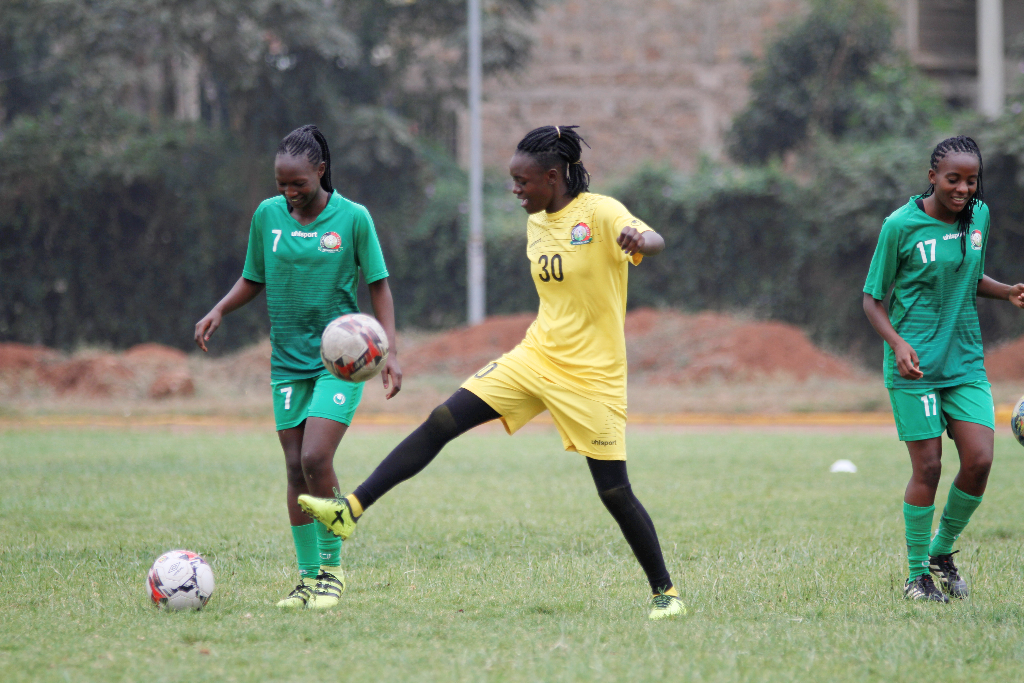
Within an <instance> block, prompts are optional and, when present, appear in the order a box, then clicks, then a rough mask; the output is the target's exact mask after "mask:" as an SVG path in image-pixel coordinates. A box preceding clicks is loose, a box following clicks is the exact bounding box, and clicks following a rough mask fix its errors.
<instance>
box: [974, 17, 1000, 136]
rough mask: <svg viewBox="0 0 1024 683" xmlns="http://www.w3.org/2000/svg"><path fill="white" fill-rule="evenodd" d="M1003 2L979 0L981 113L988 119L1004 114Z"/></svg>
mask: <svg viewBox="0 0 1024 683" xmlns="http://www.w3.org/2000/svg"><path fill="white" fill-rule="evenodd" d="M1003 59H1004V57H1003V0H978V111H980V112H981V113H982V114H984V115H985V116H988V117H989V118H993V119H994V118H996V117H997V116H999V115H1000V114H1002V113H1003V105H1004V104H1005V84H1004V79H1005V77H1006V76H1005V70H1006V67H1005V65H1004V63H1003Z"/></svg>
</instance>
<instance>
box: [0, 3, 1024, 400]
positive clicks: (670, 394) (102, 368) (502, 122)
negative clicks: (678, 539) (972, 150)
mask: <svg viewBox="0 0 1024 683" xmlns="http://www.w3.org/2000/svg"><path fill="white" fill-rule="evenodd" d="M483 31H484V38H483V64H484V70H485V75H486V78H485V81H484V89H483V145H484V148H483V154H484V163H485V166H486V183H485V202H484V228H485V233H486V239H487V242H486V258H487V313H488V315H491V316H495V315H498V316H511V317H500V318H496V319H492V320H489V321H488V322H486V323H484V326H483V328H482V330H476V331H475V332H474V331H473V330H474V329H475V328H472V329H470V328H467V329H454V331H449V330H452V329H453V328H459V326H461V325H465V318H466V265H465V264H466V236H467V199H468V190H467V183H468V181H467V172H466V165H467V154H468V153H467V127H468V124H467V114H466V112H467V108H466V104H465V103H466V91H465V90H466V76H465V74H466V42H467V41H466V3H465V2H464V1H463V0H450V1H449V0H431V1H429V2H426V1H423V0H421V1H416V0H388V1H387V2H383V1H381V0H361V1H360V0H351V1H350V0H346V1H342V0H276V1H270V0H267V1H258V2H242V1H241V0H215V1H213V2H202V3H200V2H189V1H185V0H133V1H131V2H129V1H128V0H91V1H90V2H88V3H82V2H76V1H72V0H50V1H49V2H46V3H39V2H32V1H31V0H3V4H2V11H0V342H3V343H2V344H0V389H2V390H3V391H2V393H3V396H4V398H3V399H2V400H0V404H2V406H3V407H2V408H0V410H4V411H7V412H9V413H19V412H21V411H25V410H29V409H32V410H42V409H44V408H41V407H40V406H52V405H57V404H59V403H60V401H61V400H65V399H66V400H68V401H70V400H72V399H75V400H77V401H78V403H75V404H74V405H76V406H78V407H79V408H80V407H81V406H82V405H87V404H88V405H92V404H93V403H94V402H95V400H97V399H100V398H108V399H112V400H114V399H116V400H121V401H128V402H136V401H139V400H153V401H157V400H167V401H170V402H166V403H164V404H162V405H163V407H162V408H160V409H166V408H167V407H168V406H171V407H172V408H173V406H175V405H178V404H175V403H174V401H176V400H177V401H181V402H182V403H181V405H182V406H184V405H198V404H197V403H196V400H197V399H196V397H199V398H202V397H206V398H207V399H209V401H210V403H209V405H210V406H212V405H214V404H216V403H218V402H223V400H224V397H225V396H229V395H234V394H237V392H238V391H239V390H243V393H246V394H247V395H248V394H251V395H252V397H253V399H252V401H253V403H252V405H253V406H256V405H259V406H263V408H264V409H265V410H266V411H269V408H270V406H269V403H270V402H269V400H267V397H266V384H265V381H267V378H268V377H269V372H268V369H265V367H264V362H265V359H266V357H267V356H268V353H269V352H268V351H267V345H266V342H265V339H266V336H267V334H268V332H269V323H268V321H267V317H266V306H265V304H264V303H263V299H262V297H261V298H260V299H259V300H258V301H257V302H255V303H254V304H252V305H249V306H247V307H246V308H244V309H241V310H239V311H237V312H235V313H233V314H232V315H231V316H229V317H228V318H227V319H226V322H225V326H224V327H223V328H222V329H221V330H220V332H218V336H217V338H216V339H215V344H214V354H215V355H224V354H229V355H224V357H222V358H214V359H207V360H199V359H196V358H195V355H194V354H191V355H186V354H185V353H184V352H185V351H191V349H192V348H193V343H192V331H193V326H194V324H195V322H196V320H198V319H199V318H200V317H201V316H202V315H203V314H204V313H205V312H206V311H207V310H209V308H210V307H211V306H212V305H213V304H214V303H215V302H216V301H217V300H218V299H219V298H220V297H221V296H222V295H223V294H224V293H225V292H226V291H227V290H228V288H229V287H230V286H231V284H232V283H233V282H234V281H235V280H236V279H237V278H238V277H239V275H240V273H241V269H242V263H243V261H244V256H245V248H246V242H247V237H248V227H249V220H250V218H251V215H252V211H253V210H254V209H255V207H256V206H257V205H258V203H259V202H260V201H261V200H262V199H264V198H266V197H268V196H271V195H273V194H274V193H275V186H274V183H273V173H272V163H273V153H274V150H275V148H276V145H277V143H278V141H279V140H280V139H281V137H283V136H284V135H285V134H286V133H288V132H289V131H291V130H292V129H294V128H296V127H298V126H300V125H302V124H305V123H316V124H317V125H318V126H320V127H321V128H322V129H323V130H324V132H325V134H326V136H327V139H328V141H329V143H330V145H331V153H332V158H333V175H334V184H335V186H336V187H337V188H338V190H339V191H340V192H341V193H342V194H344V195H345V196H347V197H349V198H351V199H353V200H355V201H357V202H360V203H362V204H365V205H366V206H367V207H368V208H369V210H370V212H371V214H372V215H373V217H374V219H375V222H376V226H377V230H378V233H379V234H380V237H381V240H382V245H383V248H384V253H385V257H386V259H387V263H388V268H389V270H390V273H391V278H390V283H391V288H392V291H393V293H394V296H395V302H396V312H397V317H398V324H399V328H400V330H402V332H403V336H402V338H403V342H402V348H403V352H402V359H403V363H404V364H405V369H406V372H407V375H408V378H407V381H409V382H413V381H414V379H415V378H416V377H417V375H420V376H422V377H424V378H433V379H430V380H429V381H427V380H426V379H425V380H424V381H423V383H422V384H420V385H416V384H410V388H411V389H412V390H413V391H412V393H415V390H417V386H420V387H421V390H422V392H424V398H423V401H425V402H429V401H433V400H434V399H435V398H436V397H437V396H442V395H443V394H444V393H445V392H446V391H448V390H449V389H450V388H452V387H454V386H457V384H458V382H457V381H456V379H452V378H458V379H461V375H462V374H464V373H465V372H467V371H472V370H473V369H475V368H476V367H478V366H479V365H482V363H483V362H486V360H487V359H488V354H496V353H500V352H501V351H503V350H506V349H507V348H508V347H510V346H511V345H512V344H514V343H515V342H516V341H518V338H519V337H521V333H522V331H523V330H525V327H526V325H527V324H528V323H529V321H530V320H531V319H532V315H531V314H530V312H531V311H535V310H536V306H537V297H536V293H535V291H534V287H533V284H532V281H531V280H530V277H529V269H528V267H527V262H526V260H525V230H524V227H525V215H524V214H523V213H522V210H521V209H520V208H519V207H518V204H517V203H516V202H515V201H514V200H513V199H512V197H511V195H510V193H509V192H508V184H507V181H506V177H507V171H506V164H507V160H508V158H509V157H510V156H511V153H512V151H513V150H514V147H515V144H516V143H517V142H518V141H519V139H520V138H521V137H522V135H523V134H524V133H526V132H527V131H528V130H530V129H532V128H534V127H536V126H540V125H550V124H560V125H565V124H578V125H580V126H581V133H582V134H583V135H584V137H585V138H586V139H587V141H588V142H589V143H590V145H591V148H592V149H589V150H585V155H584V162H585V164H586V166H587V168H588V169H589V170H590V172H591V173H592V175H593V183H592V189H593V190H595V191H598V192H603V193H608V194H612V195H614V196H615V197H617V198H619V199H620V200H622V201H623V202H624V203H625V204H626V205H627V207H629V208H630V209H631V210H632V212H633V213H635V214H636V215H637V216H639V217H641V218H643V219H644V220H645V221H646V222H647V223H649V224H650V225H651V226H652V227H654V228H655V229H656V230H658V231H659V232H661V233H662V234H663V235H664V237H665V239H666V242H667V243H668V249H667V250H666V251H665V252H664V254H662V255H660V256H658V257H657V258H652V259H648V260H647V261H645V263H644V264H643V265H642V266H641V267H640V268H637V269H634V270H631V274H630V291H629V302H630V308H631V310H632V311H633V312H632V313H631V314H630V319H629V320H628V321H627V333H628V335H629V339H630V354H631V355H630V363H631V366H630V372H631V380H632V382H631V388H630V392H631V399H632V400H633V401H634V403H633V405H639V406H640V410H641V411H642V410H645V409H646V410H649V411H653V412H659V411H661V412H664V411H668V410H681V411H686V410H702V409H703V410H707V409H720V410H751V411H758V410H782V409H785V410H820V409H823V410H840V409H841V410H867V411H871V410H878V409H885V408H886V407H887V400H886V399H885V395H884V391H882V390H881V378H880V372H879V370H878V368H879V366H880V360H881V348H882V347H881V342H880V340H879V339H878V338H877V336H876V335H875V333H874V331H873V330H872V329H871V327H870V326H869V325H868V323H867V321H866V320H865V318H864V315H863V313H862V311H861V287H862V285H863V281H864V277H865V274H866V272H867V267H868V263H869V261H870V258H871V254H872V253H873V250H874V246H875V241H876V239H877V235H878V231H879V228H880V225H881V221H882V219H883V218H884V217H885V216H887V215H888V214H889V213H891V212H892V211H893V210H895V209H896V208H897V207H899V206H900V205H901V204H903V203H905V202H906V201H907V198H908V197H909V196H911V195H912V194H917V193H920V192H923V191H924V190H925V189H926V188H927V182H926V170H927V164H928V157H929V154H930V152H931V149H932V147H933V146H934V145H935V144H936V142H938V141H939V140H941V139H942V138H944V137H948V136H949V135H954V134H960V133H963V134H968V135H971V136H973V137H974V138H975V139H976V140H978V142H979V145H980V147H981V150H982V152H983V154H984V157H985V158H984V170H985V173H984V189H985V195H986V200H987V201H988V203H989V204H990V206H991V209H992V221H993V232H992V237H991V239H990V242H989V247H988V254H987V261H986V263H987V273H988V274H990V275H991V276H992V277H994V278H996V279H999V280H1002V281H1010V282H1017V281H1019V280H1021V279H1024V272H1022V271H1024V269H1022V267H1021V264H1022V262H1024V198H1022V192H1021V190H1022V189H1024V113H1022V104H1024V0H976V1H975V0H859V1H856V0H831V1H829V2H823V1H820V0H810V1H797V0H742V1H741V0H658V1H656V2H651V1H643V2H642V1H640V0H590V1H588V2H583V0H485V1H484V2H483ZM651 309H653V310H654V311H656V312H657V314H654V313H653V312H652V310H651ZM364 310H368V307H366V306H364ZM979 313H980V316H981V321H982V329H983V334H984V337H985V341H986V346H987V348H988V349H989V350H990V351H991V354H990V358H989V361H988V365H989V372H990V375H992V379H993V380H994V381H996V382H997V383H1004V384H1003V385H1001V386H1005V387H1006V388H1005V390H1003V393H1002V394H1000V393H999V392H998V391H997V401H998V400H1004V401H1005V400H1009V398H1008V397H1011V396H1012V395H1014V392H1016V393H1019V391H1017V390H1016V387H1017V386H1019V385H1020V383H1021V381H1022V380H1024V370H1021V369H1020V368H1019V367H1018V366H1019V364H1018V363H1016V362H1015V358H1016V357H1018V356H1019V351H1020V350H1024V342H1020V343H1019V344H1018V345H1015V340H1016V338H1017V337H1018V336H1020V335H1021V334H1022V333H1024V316H1020V315H1019V314H1018V312H1017V311H1016V309H1014V308H1012V307H1011V306H1008V305H1005V304H1000V303H998V302H991V301H981V302H979ZM517 314H522V315H517ZM446 331H447V332H446ZM517 335H518V336H517ZM453 344H458V345H459V346H458V347H457V348H459V349H460V351H459V352H458V353H459V354H460V356H459V357H458V358H454V359H453V358H452V357H451V356H452V349H453V348H456V347H454V346H453ZM139 345H143V346H139ZM157 345H159V346H157ZM126 350H128V351H130V353H121V352H123V351H126ZM1000 353H1001V354H1002V355H999V354H1000ZM246 354H248V355H246ZM431 354H433V355H431ZM814 354H818V355H814ZM773 359H774V360H773ZM478 360H479V361H480V362H479V363H477V361H478ZM204 363H205V365H204ZM232 364H233V365H232ZM467 368H468V370H467ZM438 378H442V379H438ZM444 378H447V379H444ZM836 382H839V384H836ZM751 383H754V384H753V385H752V384H751ZM651 385H653V386H657V387H659V388H658V390H657V391H656V392H654V393H650V395H648V394H645V393H644V387H646V386H651ZM634 386H636V387H637V388H636V389H634ZM751 386H755V387H756V388H757V391H755V392H751V390H750V387H751ZM837 387H839V389H837ZM218 392H220V393H218ZM765 392H772V394H773V395H775V396H779V397H785V396H790V395H792V398H791V399H784V398H780V399H778V400H771V399H770V398H766V397H765ZM787 392H788V393H787ZM1000 396H1002V397H1003V398H1002V399H1000ZM75 397H77V399H76V398H75ZM743 397H746V398H743ZM375 400H376V399H373V400H370V399H368V404H367V405H368V410H373V409H374V406H375V405H376V404H375V403H374V401H375ZM264 404H265V405H264ZM69 405H70V404H69ZM409 405H412V406H415V405H416V403H415V402H413V403H410V404H409ZM31 406H35V407H34V408H30V407H31ZM377 407H378V408H380V409H381V410H383V409H384V408H382V407H380V406H377ZM181 409H184V408H181ZM207 409H211V410H212V408H209V407H207V408H204V410H207ZM397 409H401V407H399V408H397ZM397 409H396V410H397Z"/></svg>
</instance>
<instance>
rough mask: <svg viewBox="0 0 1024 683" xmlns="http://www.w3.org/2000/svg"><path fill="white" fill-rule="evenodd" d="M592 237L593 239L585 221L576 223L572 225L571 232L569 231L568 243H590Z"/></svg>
mask: <svg viewBox="0 0 1024 683" xmlns="http://www.w3.org/2000/svg"><path fill="white" fill-rule="evenodd" d="M592 239H594V234H593V233H592V232H591V231H590V226H589V225H587V224H586V223H577V224H576V225H574V226H572V232H570V233H569V244H590V240H592Z"/></svg>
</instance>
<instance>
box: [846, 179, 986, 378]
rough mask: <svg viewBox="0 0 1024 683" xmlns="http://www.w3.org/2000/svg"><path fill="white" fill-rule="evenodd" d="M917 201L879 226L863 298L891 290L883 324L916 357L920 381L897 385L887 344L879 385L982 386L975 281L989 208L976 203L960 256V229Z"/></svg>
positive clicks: (982, 254) (982, 257) (982, 262)
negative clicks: (964, 251) (882, 379)
mask: <svg viewBox="0 0 1024 683" xmlns="http://www.w3.org/2000/svg"><path fill="white" fill-rule="evenodd" d="M918 199H919V197H911V198H910V201H909V202H908V203H907V204H905V205H904V206H902V207H901V208H899V209H897V210H896V211H894V212H893V213H892V215H890V216H889V217H888V218H886V219H885V222H884V223H882V232H881V234H880V235H879V237H878V246H877V247H876V248H875V255H874V257H873V258H872V259H871V268H870V269H869V270H868V279H867V282H865V283H864V292H865V293H867V294H870V295H871V296H872V297H874V298H875V299H878V300H882V299H884V298H885V296H886V294H888V292H889V287H891V286H893V285H894V284H895V287H894V288H893V291H892V300H891V301H890V303H889V320H890V321H891V322H892V326H893V327H894V328H895V329H896V332H897V333H898V334H899V335H900V336H901V337H903V339H904V340H905V341H906V342H907V343H908V344H910V346H911V347H912V348H913V349H914V351H916V352H917V357H918V359H919V361H920V363H921V372H923V373H924V377H923V378H921V379H919V380H908V379H903V377H901V376H900V373H899V371H898V370H897V369H896V358H895V354H894V353H893V350H892V348H891V347H890V346H889V344H888V343H886V344H885V360H884V363H883V370H884V373H885V386H887V387H889V388H890V389H893V388H905V387H914V386H920V385H928V386H931V387H935V388H940V387H950V386H955V385H958V384H964V383H967V382H973V381H976V380H983V379H986V376H985V354H984V351H983V349H982V345H981V328H980V326H979V325H978V281H979V280H981V278H982V275H984V272H985V247H986V246H987V245H988V233H989V211H988V207H987V206H986V205H985V204H981V203H979V204H977V205H976V206H975V208H974V220H973V221H972V223H971V227H970V230H968V232H967V256H966V257H964V255H963V254H962V253H961V251H960V249H961V244H960V240H961V237H960V232H959V229H960V226H959V224H958V223H953V224H952V225H951V224H949V223H943V222H942V221H940V220H937V219H935V218H932V217H931V216H929V215H928V214H926V213H925V212H924V210H922V209H921V208H920V207H918V205H917V200H918ZM961 259H963V265H962V266H961V265H960V262H961ZM958 267H959V270H957V268H958Z"/></svg>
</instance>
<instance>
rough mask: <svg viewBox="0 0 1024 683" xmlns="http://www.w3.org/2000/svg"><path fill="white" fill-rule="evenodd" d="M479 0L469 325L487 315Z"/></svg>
mask: <svg viewBox="0 0 1024 683" xmlns="http://www.w3.org/2000/svg"><path fill="white" fill-rule="evenodd" d="M480 45H481V39H480V0H469V240H468V242H467V243H466V266H467V267H466V276H467V278H466V280H467V281H466V288H467V303H468V306H467V308H468V314H469V315H468V317H469V324H470V325H476V324H479V323H481V322H483V320H484V315H485V314H486V310H485V308H486V306H485V304H486V294H487V292H486V279H485V275H484V273H485V268H486V264H485V262H484V218H483V198H484V189H483V186H484V173H483V155H482V153H481V150H480V144H481V143H480V136H481V133H480V80H481V72H482V70H483V67H482V61H481V56H480Z"/></svg>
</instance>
